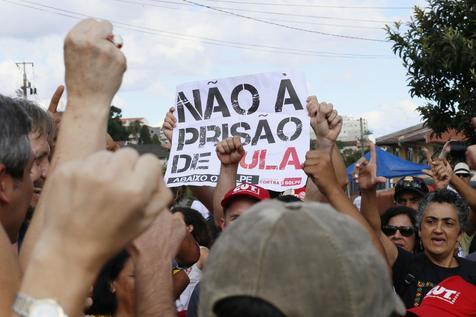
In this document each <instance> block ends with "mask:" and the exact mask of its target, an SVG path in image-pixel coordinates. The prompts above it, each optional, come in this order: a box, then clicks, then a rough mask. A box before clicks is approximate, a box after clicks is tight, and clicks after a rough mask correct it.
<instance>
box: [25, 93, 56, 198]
mask: <svg viewBox="0 0 476 317" xmlns="http://www.w3.org/2000/svg"><path fill="white" fill-rule="evenodd" d="M19 102H20V104H21V106H22V107H23V109H25V111H26V113H27V114H28V116H29V117H30V118H31V123H32V126H31V131H30V133H29V134H28V138H29V139H30V144H31V149H32V151H33V155H34V161H33V166H32V168H31V172H30V175H31V180H32V182H33V197H32V200H31V204H32V206H33V207H35V206H36V204H37V203H38V200H39V198H40V193H41V189H42V188H43V184H44V182H45V179H46V177H47V175H48V170H49V167H50V143H51V142H52V141H53V134H54V125H53V122H52V120H51V118H50V116H48V113H47V112H46V111H45V110H43V109H42V108H40V107H39V106H37V105H35V104H34V103H33V102H31V101H29V100H25V99H23V100H20V101H19Z"/></svg>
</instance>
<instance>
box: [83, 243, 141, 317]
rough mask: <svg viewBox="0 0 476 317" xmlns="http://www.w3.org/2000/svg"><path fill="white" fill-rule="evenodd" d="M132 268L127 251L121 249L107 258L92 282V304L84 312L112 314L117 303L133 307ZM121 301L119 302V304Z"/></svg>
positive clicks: (116, 307) (117, 305) (115, 309)
mask: <svg viewBox="0 0 476 317" xmlns="http://www.w3.org/2000/svg"><path fill="white" fill-rule="evenodd" d="M133 274H134V270H133V262H132V260H131V259H130V256H129V253H128V252H127V251H125V250H123V251H121V252H120V253H119V254H118V255H116V256H115V257H114V258H112V259H111V260H109V261H108V262H107V263H106V264H105V265H104V266H103V268H102V270H101V272H100V273H99V275H98V277H97V279H96V283H95V284H94V288H93V294H92V300H93V304H92V305H91V307H89V308H88V309H87V310H86V314H92V315H113V314H114V313H116V311H117V309H118V307H119V305H129V306H130V307H132V308H133V307H134V296H133V295H134V275H133ZM119 302H121V304H119Z"/></svg>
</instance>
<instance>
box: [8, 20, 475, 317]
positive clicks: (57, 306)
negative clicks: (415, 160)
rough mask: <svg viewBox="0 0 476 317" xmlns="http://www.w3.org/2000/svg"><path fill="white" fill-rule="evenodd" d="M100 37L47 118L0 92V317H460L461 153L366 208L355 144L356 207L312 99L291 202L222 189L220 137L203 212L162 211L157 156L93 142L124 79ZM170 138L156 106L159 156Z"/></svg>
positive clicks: (225, 147) (71, 57) (86, 48)
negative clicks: (308, 134)
mask: <svg viewBox="0 0 476 317" xmlns="http://www.w3.org/2000/svg"><path fill="white" fill-rule="evenodd" d="M113 38H114V37H113V33H112V25H111V24H110V23H109V22H105V21H96V20H94V19H87V20H83V21H81V22H80V23H79V24H77V25H76V26H75V27H74V28H73V29H72V30H71V31H70V32H69V33H68V35H67V36H66V38H65V42H64V62H65V87H63V86H60V87H58V89H57V90H56V92H55V93H54V95H53V97H52V99H51V103H50V106H49V108H48V111H45V110H43V109H42V108H40V107H39V106H37V105H35V104H34V103H32V102H31V101H28V100H26V99H15V98H10V97H6V96H1V95H0V127H1V128H0V223H1V226H0V244H1V247H0V284H1V286H2V287H0V315H1V316H21V317H25V316H36V317H38V316H51V317H53V316H57V317H60V316H70V317H71V316H114V317H131V316H141V317H144V316H145V317H147V316H165V317H167V316H192V317H193V316H201V317H206V316H217V317H224V316H228V317H234V316H237V317H238V316H240V317H241V316H251V317H253V316H265V317H266V316H269V317H271V316H276V317H278V316H288V317H293V316H296V317H299V316H339V317H341V316H362V317H363V316H389V317H390V316H475V315H476V262H474V261H476V239H474V236H475V232H476V214H475V213H476V190H475V189H474V188H472V187H471V183H470V180H471V177H472V175H473V174H472V173H473V172H472V171H473V170H476V145H471V146H468V149H467V152H466V161H465V162H454V163H455V164H454V165H453V166H452V165H451V164H450V163H449V161H448V160H447V159H446V158H445V157H444V156H443V155H439V156H438V157H435V156H433V155H428V164H429V166H430V167H431V168H430V169H429V170H425V171H422V175H423V174H426V175H425V176H422V177H418V176H410V175H409V176H405V177H403V178H401V179H400V180H398V181H397V182H396V185H395V188H394V197H393V200H394V203H393V206H392V207H391V208H389V209H387V210H379V203H378V202H379V201H378V200H379V197H378V195H377V186H378V184H380V183H382V182H385V181H386V180H385V179H384V178H382V177H380V176H378V175H377V165H376V164H377V163H376V162H377V160H376V150H375V146H374V145H373V144H372V143H369V151H370V153H371V155H370V159H369V160H366V159H365V158H361V159H360V160H359V161H358V162H357V164H356V167H355V170H354V172H353V174H352V175H353V176H352V177H353V179H354V180H355V181H356V182H357V183H358V185H359V189H360V195H361V201H360V204H359V206H358V207H356V206H355V205H354V204H353V203H352V200H351V199H350V198H349V195H348V193H346V186H347V184H348V182H349V179H348V176H347V173H346V169H345V165H344V161H343V159H342V157H341V155H340V152H339V149H338V148H337V146H336V141H337V138H338V136H339V133H340V131H341V129H342V117H341V116H340V115H339V114H338V112H337V111H336V110H335V109H334V107H333V106H332V104H328V103H323V102H318V100H317V98H316V97H314V96H311V97H309V98H308V99H307V110H308V115H309V117H310V123H311V127H312V129H313V130H314V132H315V134H316V138H317V139H316V146H315V148H314V149H311V150H310V151H308V152H307V154H306V158H305V161H304V163H303V166H302V168H303V170H304V172H305V173H306V174H307V176H308V181H307V184H306V188H305V196H304V199H303V196H302V195H297V194H295V193H288V192H283V193H279V192H273V191H270V190H266V189H264V188H261V187H260V186H258V185H256V184H249V183H239V184H237V183H236V179H237V170H238V166H239V162H240V161H241V160H242V158H243V156H244V155H245V150H244V148H243V145H242V143H241V139H240V137H239V136H232V137H229V138H226V139H224V140H222V141H220V142H219V143H218V144H217V145H216V154H217V156H218V159H219V161H220V164H221V165H220V175H219V178H218V182H217V184H216V187H207V186H190V190H191V192H192V193H193V195H194V197H196V199H197V201H199V202H200V204H201V205H202V206H204V208H203V209H204V210H206V212H201V211H198V210H196V209H193V208H190V207H189V206H183V205H180V204H179V203H178V201H177V196H176V195H175V198H174V194H173V192H172V190H171V188H168V187H167V186H166V184H165V182H164V179H163V175H162V170H163V167H162V166H161V164H160V162H159V160H158V159H157V158H156V157H155V156H153V155H151V154H145V155H142V156H139V154H138V153H137V152H136V151H134V150H132V149H130V148H119V146H118V145H117V144H116V143H115V142H114V141H113V140H112V139H111V137H110V136H108V135H107V120H108V115H109V111H110V105H111V101H112V98H113V97H114V95H115V93H116V92H117V90H118V89H119V87H120V85H121V81H122V77H123V74H124V72H125V71H126V68H127V63H126V57H125V56H124V54H123V53H122V51H121V50H120V47H121V46H122V44H121V45H116V44H115V43H114V41H113ZM65 89H66V90H67V92H68V98H67V107H66V110H65V111H64V113H62V112H58V111H57V106H58V103H59V100H60V99H61V97H62V94H63V91H64V90H65ZM471 119H472V120H471ZM468 124H473V128H474V130H475V133H476V118H468ZM175 126H176V118H175V115H174V108H171V109H170V110H169V112H168V113H167V115H166V118H165V120H164V124H163V129H164V132H165V135H166V136H167V138H168V139H169V141H170V142H172V133H173V131H174V127H175ZM429 182H431V184H432V185H431V186H429ZM174 190H175V189H174Z"/></svg>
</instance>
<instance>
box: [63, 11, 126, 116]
mask: <svg viewBox="0 0 476 317" xmlns="http://www.w3.org/2000/svg"><path fill="white" fill-rule="evenodd" d="M112 38H113V34H112V24H111V23H110V22H107V21H97V20H95V19H86V20H82V21H81V22H79V23H78V24H77V25H76V26H75V27H74V28H73V29H72V30H71V31H70V32H69V33H68V35H67V36H66V38H65V40H64V62H65V77H66V88H67V90H68V98H69V99H70V100H71V99H74V98H82V99H83V100H84V98H86V99H87V102H83V104H82V106H91V105H92V106H96V105H97V104H101V105H102V104H104V105H107V106H108V107H109V106H110V105H111V101H112V98H113V97H114V95H115V94H116V92H117V90H118V89H119V87H120V85H121V82H122V76H123V74H124V72H125V70H126V68H127V66H126V58H125V56H124V54H123V53H122V52H121V50H120V49H119V48H118V47H116V45H114V44H113V43H112Z"/></svg>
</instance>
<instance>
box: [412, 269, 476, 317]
mask: <svg viewBox="0 0 476 317" xmlns="http://www.w3.org/2000/svg"><path fill="white" fill-rule="evenodd" d="M407 316H438V317H450V316H451V317H463V316H465V317H468V316H469V317H470V316H476V286H474V285H472V284H470V283H468V282H466V281H465V280H463V279H462V278H461V277H460V276H456V275H455V276H452V277H449V278H447V279H445V280H443V281H442V282H441V283H440V284H438V285H437V286H435V287H433V288H432V289H431V291H429V292H428V294H426V296H425V298H424V299H423V302H422V303H421V305H420V306H419V307H415V308H412V309H409V310H408V314H407Z"/></svg>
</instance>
